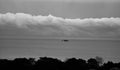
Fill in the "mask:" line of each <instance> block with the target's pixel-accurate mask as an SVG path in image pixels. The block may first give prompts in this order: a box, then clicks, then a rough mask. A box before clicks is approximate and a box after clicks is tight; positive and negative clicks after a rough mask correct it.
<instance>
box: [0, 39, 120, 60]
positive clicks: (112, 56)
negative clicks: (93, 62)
mask: <svg viewBox="0 0 120 70" xmlns="http://www.w3.org/2000/svg"><path fill="white" fill-rule="evenodd" d="M40 56H50V57H57V58H59V59H65V58H69V57H80V58H83V59H88V58H91V57H95V56H101V57H103V58H104V59H105V61H107V60H110V61H115V62H118V61H120V40H69V41H68V42H64V41H61V39H0V58H16V57H40Z"/></svg>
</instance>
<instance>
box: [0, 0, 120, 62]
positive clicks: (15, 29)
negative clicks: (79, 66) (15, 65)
mask: <svg viewBox="0 0 120 70" xmlns="http://www.w3.org/2000/svg"><path fill="white" fill-rule="evenodd" d="M119 17H120V1H119V0H0V57H10V56H11V57H15V56H41V55H42V56H56V57H60V58H64V57H70V56H75V57H86V56H88V57H94V56H99V55H100V56H103V57H106V59H108V60H109V59H110V60H116V61H117V60H119V58H120V57H119V54H118V53H120V52H119V50H120V48H119V46H120V44H119V41H120V18H119ZM60 38H64V39H66V38H69V39H72V40H73V39H74V40H75V41H70V42H69V43H63V42H60V41H59V39H60ZM28 39H29V41H28ZM35 39H40V40H39V42H38V40H35ZM47 39H48V40H47ZM76 39H77V41H76ZM50 40H51V41H50ZM78 40H84V42H83V41H78ZM85 40H86V42H85ZM93 40H94V41H93ZM95 40H99V41H98V42H95ZM88 41H89V42H88ZM20 46H21V47H20ZM34 46H35V47H34ZM39 46H40V47H39ZM56 46H58V47H56ZM61 46H64V47H61ZM73 46H74V47H73ZM113 46H114V47H113ZM32 49H33V50H32ZM38 49H39V50H38ZM83 50H84V51H83ZM85 51H86V52H85ZM103 53H105V54H104V55H103ZM24 54H25V55H24ZM79 54H80V55H81V56H80V55H79Z"/></svg>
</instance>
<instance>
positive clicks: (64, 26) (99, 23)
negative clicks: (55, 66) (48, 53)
mask: <svg viewBox="0 0 120 70" xmlns="http://www.w3.org/2000/svg"><path fill="white" fill-rule="evenodd" d="M6 28H7V29H9V28H14V30H15V31H16V30H17V29H23V31H24V30H25V31H27V32H28V34H29V35H30V34H32V33H33V34H34V35H35V34H36V35H40V36H56V37H57V36H61V37H62V36H63V37H77V38H78V37H79V38H87V37H88V38H119V37H120V18H113V17H111V18H84V19H80V18H76V19H69V18H62V17H55V16H52V15H48V16H42V15H38V16H34V15H30V14H25V13H16V14H13V13H6V14H0V31H2V33H5V32H4V30H5V29H6ZM7 32H8V31H7ZM2 33H0V34H2ZM9 33H11V32H10V30H9ZM26 34H27V33H26Z"/></svg>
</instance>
